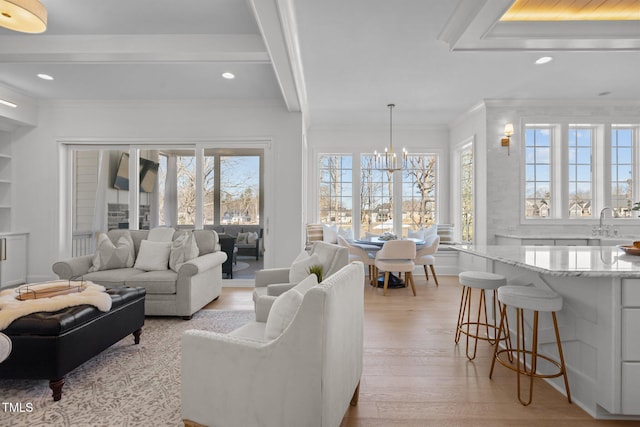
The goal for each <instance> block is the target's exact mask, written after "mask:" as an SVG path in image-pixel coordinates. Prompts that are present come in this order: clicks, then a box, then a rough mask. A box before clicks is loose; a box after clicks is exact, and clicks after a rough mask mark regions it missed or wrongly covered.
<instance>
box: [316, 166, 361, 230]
mask: <svg viewBox="0 0 640 427" xmlns="http://www.w3.org/2000/svg"><path fill="white" fill-rule="evenodd" d="M352 159H353V158H352V156H350V155H342V154H322V155H320V165H319V170H320V221H321V222H323V223H336V224H351V223H352V216H353V194H352V191H353V183H352V181H353V164H352V162H353V160H352Z"/></svg>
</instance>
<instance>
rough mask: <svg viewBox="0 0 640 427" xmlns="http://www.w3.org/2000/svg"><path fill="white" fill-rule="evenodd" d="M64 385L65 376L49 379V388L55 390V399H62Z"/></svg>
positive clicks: (55, 400)
mask: <svg viewBox="0 0 640 427" xmlns="http://www.w3.org/2000/svg"><path fill="white" fill-rule="evenodd" d="M63 385H64V377H62V378H60V379H58V380H49V388H50V389H51V390H52V391H53V401H54V402H57V401H58V400H60V399H62V386H63Z"/></svg>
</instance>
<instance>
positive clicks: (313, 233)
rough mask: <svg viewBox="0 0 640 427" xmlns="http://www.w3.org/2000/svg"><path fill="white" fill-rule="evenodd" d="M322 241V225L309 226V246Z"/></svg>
mask: <svg viewBox="0 0 640 427" xmlns="http://www.w3.org/2000/svg"><path fill="white" fill-rule="evenodd" d="M318 240H322V224H307V244H311V243H312V242H317V241H318Z"/></svg>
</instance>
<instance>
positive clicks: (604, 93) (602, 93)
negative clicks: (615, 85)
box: [598, 91, 611, 96]
mask: <svg viewBox="0 0 640 427" xmlns="http://www.w3.org/2000/svg"><path fill="white" fill-rule="evenodd" d="M607 95H611V92H609V91H606V92H600V93H599V94H598V96H607Z"/></svg>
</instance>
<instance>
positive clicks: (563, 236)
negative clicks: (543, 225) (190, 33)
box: [495, 232, 637, 241]
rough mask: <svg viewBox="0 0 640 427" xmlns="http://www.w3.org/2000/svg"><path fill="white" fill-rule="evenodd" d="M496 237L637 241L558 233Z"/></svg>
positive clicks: (501, 234) (629, 237)
mask: <svg viewBox="0 0 640 427" xmlns="http://www.w3.org/2000/svg"><path fill="white" fill-rule="evenodd" d="M495 236H496V237H508V238H511V239H545V240H546V239H554V240H555V239H574V240H579V239H585V240H613V239H615V240H629V241H632V240H637V239H636V238H635V237H634V236H631V235H619V236H617V235H616V236H594V235H591V234H589V235H587V234H558V233H549V234H545V233H544V232H543V233H538V234H536V235H535V236H531V235H524V234H515V233H496V234H495Z"/></svg>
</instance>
